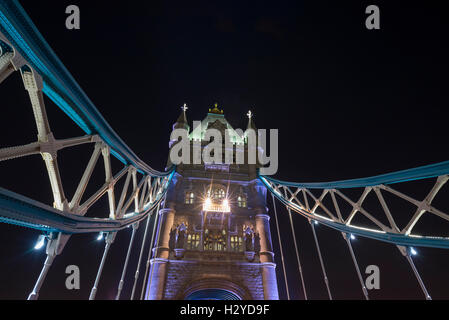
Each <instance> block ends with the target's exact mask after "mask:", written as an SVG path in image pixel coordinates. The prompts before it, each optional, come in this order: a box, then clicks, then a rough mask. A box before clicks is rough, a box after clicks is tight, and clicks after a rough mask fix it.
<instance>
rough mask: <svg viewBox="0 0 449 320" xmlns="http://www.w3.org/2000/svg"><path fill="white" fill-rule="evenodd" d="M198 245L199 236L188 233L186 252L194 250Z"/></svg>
mask: <svg viewBox="0 0 449 320" xmlns="http://www.w3.org/2000/svg"><path fill="white" fill-rule="evenodd" d="M199 245H200V235H199V234H198V233H189V235H188V236H187V250H196V249H198V247H199Z"/></svg>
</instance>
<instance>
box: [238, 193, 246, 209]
mask: <svg viewBox="0 0 449 320" xmlns="http://www.w3.org/2000/svg"><path fill="white" fill-rule="evenodd" d="M237 204H238V206H239V208H246V197H245V196H244V195H241V196H238V198H237Z"/></svg>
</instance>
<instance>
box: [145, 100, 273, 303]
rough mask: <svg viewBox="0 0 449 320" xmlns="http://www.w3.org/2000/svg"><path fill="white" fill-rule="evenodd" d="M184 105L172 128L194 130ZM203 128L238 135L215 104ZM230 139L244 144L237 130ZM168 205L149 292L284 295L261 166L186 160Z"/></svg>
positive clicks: (197, 133)
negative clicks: (280, 290) (280, 289)
mask: <svg viewBox="0 0 449 320" xmlns="http://www.w3.org/2000/svg"><path fill="white" fill-rule="evenodd" d="M186 110H187V109H186V108H183V111H182V113H181V116H180V117H179V118H178V120H177V122H176V123H175V125H174V126H173V129H178V128H186V129H187V130H189V129H190V127H189V126H188V124H187V120H186V115H185V112H186ZM251 116H252V114H251ZM249 126H250V127H254V123H253V122H252V119H251V117H250V123H249ZM202 128H203V130H205V129H208V128H214V129H218V130H219V131H221V132H223V133H224V131H225V130H226V129H228V130H229V129H230V130H231V135H234V131H233V129H232V127H231V126H230V125H229V123H228V122H227V121H226V119H225V118H224V114H223V111H222V110H220V109H218V106H217V105H216V106H215V107H214V108H213V109H210V110H209V114H208V115H207V117H206V119H204V120H203V121H202ZM202 136H203V132H201V129H197V130H194V131H193V132H190V138H191V140H193V139H197V140H199V139H202ZM231 141H233V142H234V143H242V144H245V142H244V140H243V139H242V138H240V136H238V135H235V136H233V137H231ZM174 143H176V142H173V141H171V142H170V147H173V145H174ZM204 145H207V142H203V143H202V147H204ZM246 151H247V146H246V144H245V145H244V152H245V154H246ZM245 159H247V158H246V156H245ZM168 164H169V165H171V163H170V162H169V163H168ZM164 206H165V207H164V209H161V210H160V212H159V225H158V230H159V232H158V240H157V243H156V246H155V248H154V250H153V259H152V260H151V270H150V273H149V274H150V277H149V279H148V283H147V292H146V298H147V299H245V300H247V299H254V300H262V299H267V300H271V299H278V288H277V282H276V273H275V268H276V265H275V264H274V254H273V248H272V243H271V234H270V223H269V215H268V208H267V206H266V189H265V187H264V186H263V185H262V183H261V182H260V181H259V180H258V179H257V165H248V164H240V165H237V164H231V165H225V164H218V163H208V164H197V165H186V164H181V165H179V166H177V168H176V174H175V176H174V178H173V182H172V184H171V185H170V187H169V190H168V192H167V198H166V202H165V204H164Z"/></svg>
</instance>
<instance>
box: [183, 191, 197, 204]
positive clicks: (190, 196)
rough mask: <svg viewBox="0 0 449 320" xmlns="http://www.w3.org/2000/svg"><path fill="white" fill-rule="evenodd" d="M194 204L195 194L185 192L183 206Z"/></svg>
mask: <svg viewBox="0 0 449 320" xmlns="http://www.w3.org/2000/svg"><path fill="white" fill-rule="evenodd" d="M194 202H195V193H193V192H190V191H189V192H187V193H186V198H185V204H193V203H194Z"/></svg>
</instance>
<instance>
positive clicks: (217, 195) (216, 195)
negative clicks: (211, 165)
mask: <svg viewBox="0 0 449 320" xmlns="http://www.w3.org/2000/svg"><path fill="white" fill-rule="evenodd" d="M225 196H226V192H225V190H224V189H223V188H214V189H212V197H211V192H210V190H207V197H208V198H212V199H214V200H221V199H224V198H225Z"/></svg>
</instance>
